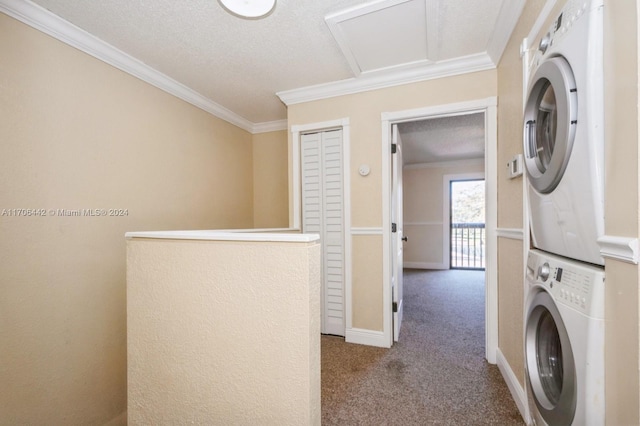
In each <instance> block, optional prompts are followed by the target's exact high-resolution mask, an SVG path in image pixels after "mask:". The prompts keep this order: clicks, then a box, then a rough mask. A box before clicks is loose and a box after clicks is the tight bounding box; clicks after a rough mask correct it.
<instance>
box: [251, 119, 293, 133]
mask: <svg viewBox="0 0 640 426" xmlns="http://www.w3.org/2000/svg"><path fill="white" fill-rule="evenodd" d="M288 128H289V122H288V121H287V120H276V121H265V122H264V123H254V124H253V126H252V127H251V130H250V131H251V133H253V134H256V133H267V132H277V131H280V130H287V129H288Z"/></svg>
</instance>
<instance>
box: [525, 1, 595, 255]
mask: <svg viewBox="0 0 640 426" xmlns="http://www.w3.org/2000/svg"><path fill="white" fill-rule="evenodd" d="M602 45H603V0H569V1H568V2H567V4H566V6H565V7H564V8H563V10H562V12H561V13H560V15H559V16H558V17H557V19H556V20H555V22H554V23H553V25H552V26H551V28H549V30H548V32H547V33H546V35H545V36H544V37H542V39H541V41H540V47H539V50H538V51H537V53H536V55H535V56H534V59H533V62H532V66H531V72H532V77H531V79H530V80H529V84H528V96H527V101H526V104H525V111H524V154H525V155H524V157H525V165H526V170H527V176H528V183H529V184H528V190H527V192H528V200H529V211H530V223H531V235H532V242H533V245H534V246H535V247H536V248H539V249H541V250H544V251H548V252H551V253H555V254H559V255H562V256H565V257H569V258H572V259H577V260H581V261H584V262H589V263H594V264H598V265H604V259H603V258H602V257H601V255H600V247H599V246H598V242H597V240H598V238H599V237H601V236H602V235H603V234H604V174H603V168H604V131H603V122H604V113H603V109H604V108H603V102H604V98H603V84H604V83H603V63H602V62H603V47H602Z"/></svg>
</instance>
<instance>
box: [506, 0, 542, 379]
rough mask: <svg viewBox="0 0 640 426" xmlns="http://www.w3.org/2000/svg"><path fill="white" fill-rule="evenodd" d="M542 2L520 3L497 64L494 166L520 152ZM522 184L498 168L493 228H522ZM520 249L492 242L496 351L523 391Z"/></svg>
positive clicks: (508, 242) (512, 244)
mask: <svg viewBox="0 0 640 426" xmlns="http://www.w3.org/2000/svg"><path fill="white" fill-rule="evenodd" d="M544 4H545V0H535V1H533V0H530V1H527V2H526V5H525V8H524V11H523V12H522V15H521V16H520V20H519V22H518V24H517V26H516V28H515V30H514V32H513V34H512V36H511V38H510V40H509V42H508V44H507V46H506V49H505V51H504V53H503V55H502V58H501V60H500V63H499V65H498V150H497V151H498V165H501V164H507V163H508V162H509V160H511V158H513V156H514V155H516V154H522V153H523V148H522V104H523V82H522V60H521V58H520V44H521V43H522V39H523V38H525V37H527V36H528V34H529V31H530V30H531V28H532V27H533V24H534V22H535V21H536V19H537V18H538V15H539V13H540V11H541V10H542V7H543V6H544ZM522 185H523V183H522V178H515V179H509V176H508V169H507V167H498V229H520V230H522V229H523V186H522ZM523 233H528V230H523ZM523 251H524V247H523V242H522V241H519V240H512V239H509V238H502V237H499V238H498V348H499V349H500V351H501V352H502V354H503V355H504V357H505V359H506V360H507V362H508V363H509V366H510V368H511V370H512V371H513V373H514V374H515V376H516V377H517V378H518V381H519V382H520V385H521V386H523V387H524V383H525V369H524V339H523V327H524V270H523V265H524V262H523V255H524V253H523Z"/></svg>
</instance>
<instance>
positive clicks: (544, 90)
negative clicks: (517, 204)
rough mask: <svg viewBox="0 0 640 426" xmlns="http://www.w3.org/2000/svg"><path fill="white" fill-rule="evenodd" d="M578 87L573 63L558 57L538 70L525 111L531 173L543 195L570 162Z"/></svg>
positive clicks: (527, 150) (534, 76)
mask: <svg viewBox="0 0 640 426" xmlns="http://www.w3.org/2000/svg"><path fill="white" fill-rule="evenodd" d="M577 108H578V99H577V92H576V84H575V79H574V76H573V72H572V71H571V67H570V66H569V63H568V62H567V61H566V60H565V59H564V58H562V57H560V56H557V57H554V58H551V59H547V60H545V61H544V62H542V64H541V65H540V67H539V68H538V69H537V71H536V72H535V74H534V75H533V78H532V80H531V84H530V86H529V94H528V96H527V103H526V105H525V112H524V138H523V140H524V153H525V164H526V167H527V174H528V176H529V178H530V182H531V184H532V185H533V187H534V188H535V189H536V190H538V192H541V193H544V194H546V193H549V192H551V191H553V190H554V189H555V188H556V186H558V183H559V182H560V180H561V179H562V175H563V174H564V171H565V169H566V167H567V163H568V162H569V157H570V156H571V149H572V147H573V140H574V138H575V132H576V123H577V114H578V112H577Z"/></svg>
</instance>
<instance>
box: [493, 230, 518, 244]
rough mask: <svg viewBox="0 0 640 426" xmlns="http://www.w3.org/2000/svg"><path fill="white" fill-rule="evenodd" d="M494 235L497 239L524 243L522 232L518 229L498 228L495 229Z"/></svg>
mask: <svg viewBox="0 0 640 426" xmlns="http://www.w3.org/2000/svg"><path fill="white" fill-rule="evenodd" d="M496 235H497V236H498V238H508V239H510V240H520V241H524V230H522V229H520V228H498V229H496Z"/></svg>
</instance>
